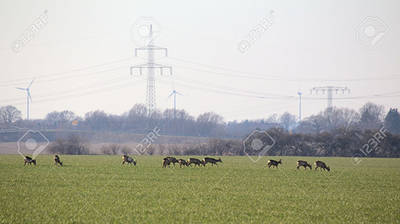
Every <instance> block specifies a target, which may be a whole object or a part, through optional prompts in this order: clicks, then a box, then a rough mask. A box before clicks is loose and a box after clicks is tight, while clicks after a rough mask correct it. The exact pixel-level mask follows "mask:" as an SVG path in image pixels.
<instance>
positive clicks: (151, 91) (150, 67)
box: [130, 25, 172, 116]
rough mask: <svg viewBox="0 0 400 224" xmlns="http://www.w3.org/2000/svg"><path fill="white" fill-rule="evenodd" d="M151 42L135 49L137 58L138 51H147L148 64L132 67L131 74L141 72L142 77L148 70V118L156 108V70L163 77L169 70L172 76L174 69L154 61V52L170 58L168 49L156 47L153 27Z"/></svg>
mask: <svg viewBox="0 0 400 224" xmlns="http://www.w3.org/2000/svg"><path fill="white" fill-rule="evenodd" d="M148 36H149V41H148V44H147V45H146V46H144V47H139V48H135V56H137V55H138V51H142V50H143V51H147V63H146V64H141V65H135V66H131V68H130V72H131V75H132V74H133V70H134V69H137V70H139V74H140V75H142V72H143V69H146V70H147V89H146V104H147V112H148V116H150V115H151V114H152V113H153V112H154V110H155V108H156V81H155V69H159V70H160V74H161V75H163V73H164V69H168V70H169V73H170V74H171V75H172V67H171V66H166V65H161V64H156V63H155V60H154V51H157V50H161V51H163V52H164V53H165V56H168V49H167V48H163V47H158V46H155V45H154V39H153V26H152V25H150V27H149V35H148Z"/></svg>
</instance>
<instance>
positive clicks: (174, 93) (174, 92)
mask: <svg viewBox="0 0 400 224" xmlns="http://www.w3.org/2000/svg"><path fill="white" fill-rule="evenodd" d="M176 94H178V95H181V96H183V95H182V94H181V93H179V92H178V91H176V90H173V91H172V93H171V94H169V96H168V97H171V96H172V95H174V120H175V119H176Z"/></svg>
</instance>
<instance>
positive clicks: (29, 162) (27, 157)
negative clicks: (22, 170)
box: [24, 156, 36, 166]
mask: <svg viewBox="0 0 400 224" xmlns="http://www.w3.org/2000/svg"><path fill="white" fill-rule="evenodd" d="M32 163H33V164H34V165H35V166H36V159H32V157H29V156H25V159H24V166H25V165H26V164H29V165H32Z"/></svg>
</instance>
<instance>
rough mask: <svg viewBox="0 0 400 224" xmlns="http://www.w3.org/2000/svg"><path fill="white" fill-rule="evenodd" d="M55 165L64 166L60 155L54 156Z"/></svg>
mask: <svg viewBox="0 0 400 224" xmlns="http://www.w3.org/2000/svg"><path fill="white" fill-rule="evenodd" d="M54 165H56V166H57V165H60V166H63V163H62V162H61V160H60V157H59V156H58V155H54Z"/></svg>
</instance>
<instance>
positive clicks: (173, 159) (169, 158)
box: [163, 156, 179, 166]
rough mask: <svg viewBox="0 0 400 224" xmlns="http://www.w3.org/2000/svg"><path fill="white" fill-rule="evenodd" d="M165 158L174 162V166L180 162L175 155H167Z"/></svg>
mask: <svg viewBox="0 0 400 224" xmlns="http://www.w3.org/2000/svg"><path fill="white" fill-rule="evenodd" d="M163 160H169V164H171V163H172V164H174V166H175V163H179V161H178V160H177V159H176V158H175V157H171V156H167V157H165V158H164V159H163ZM169 164H168V165H169Z"/></svg>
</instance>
